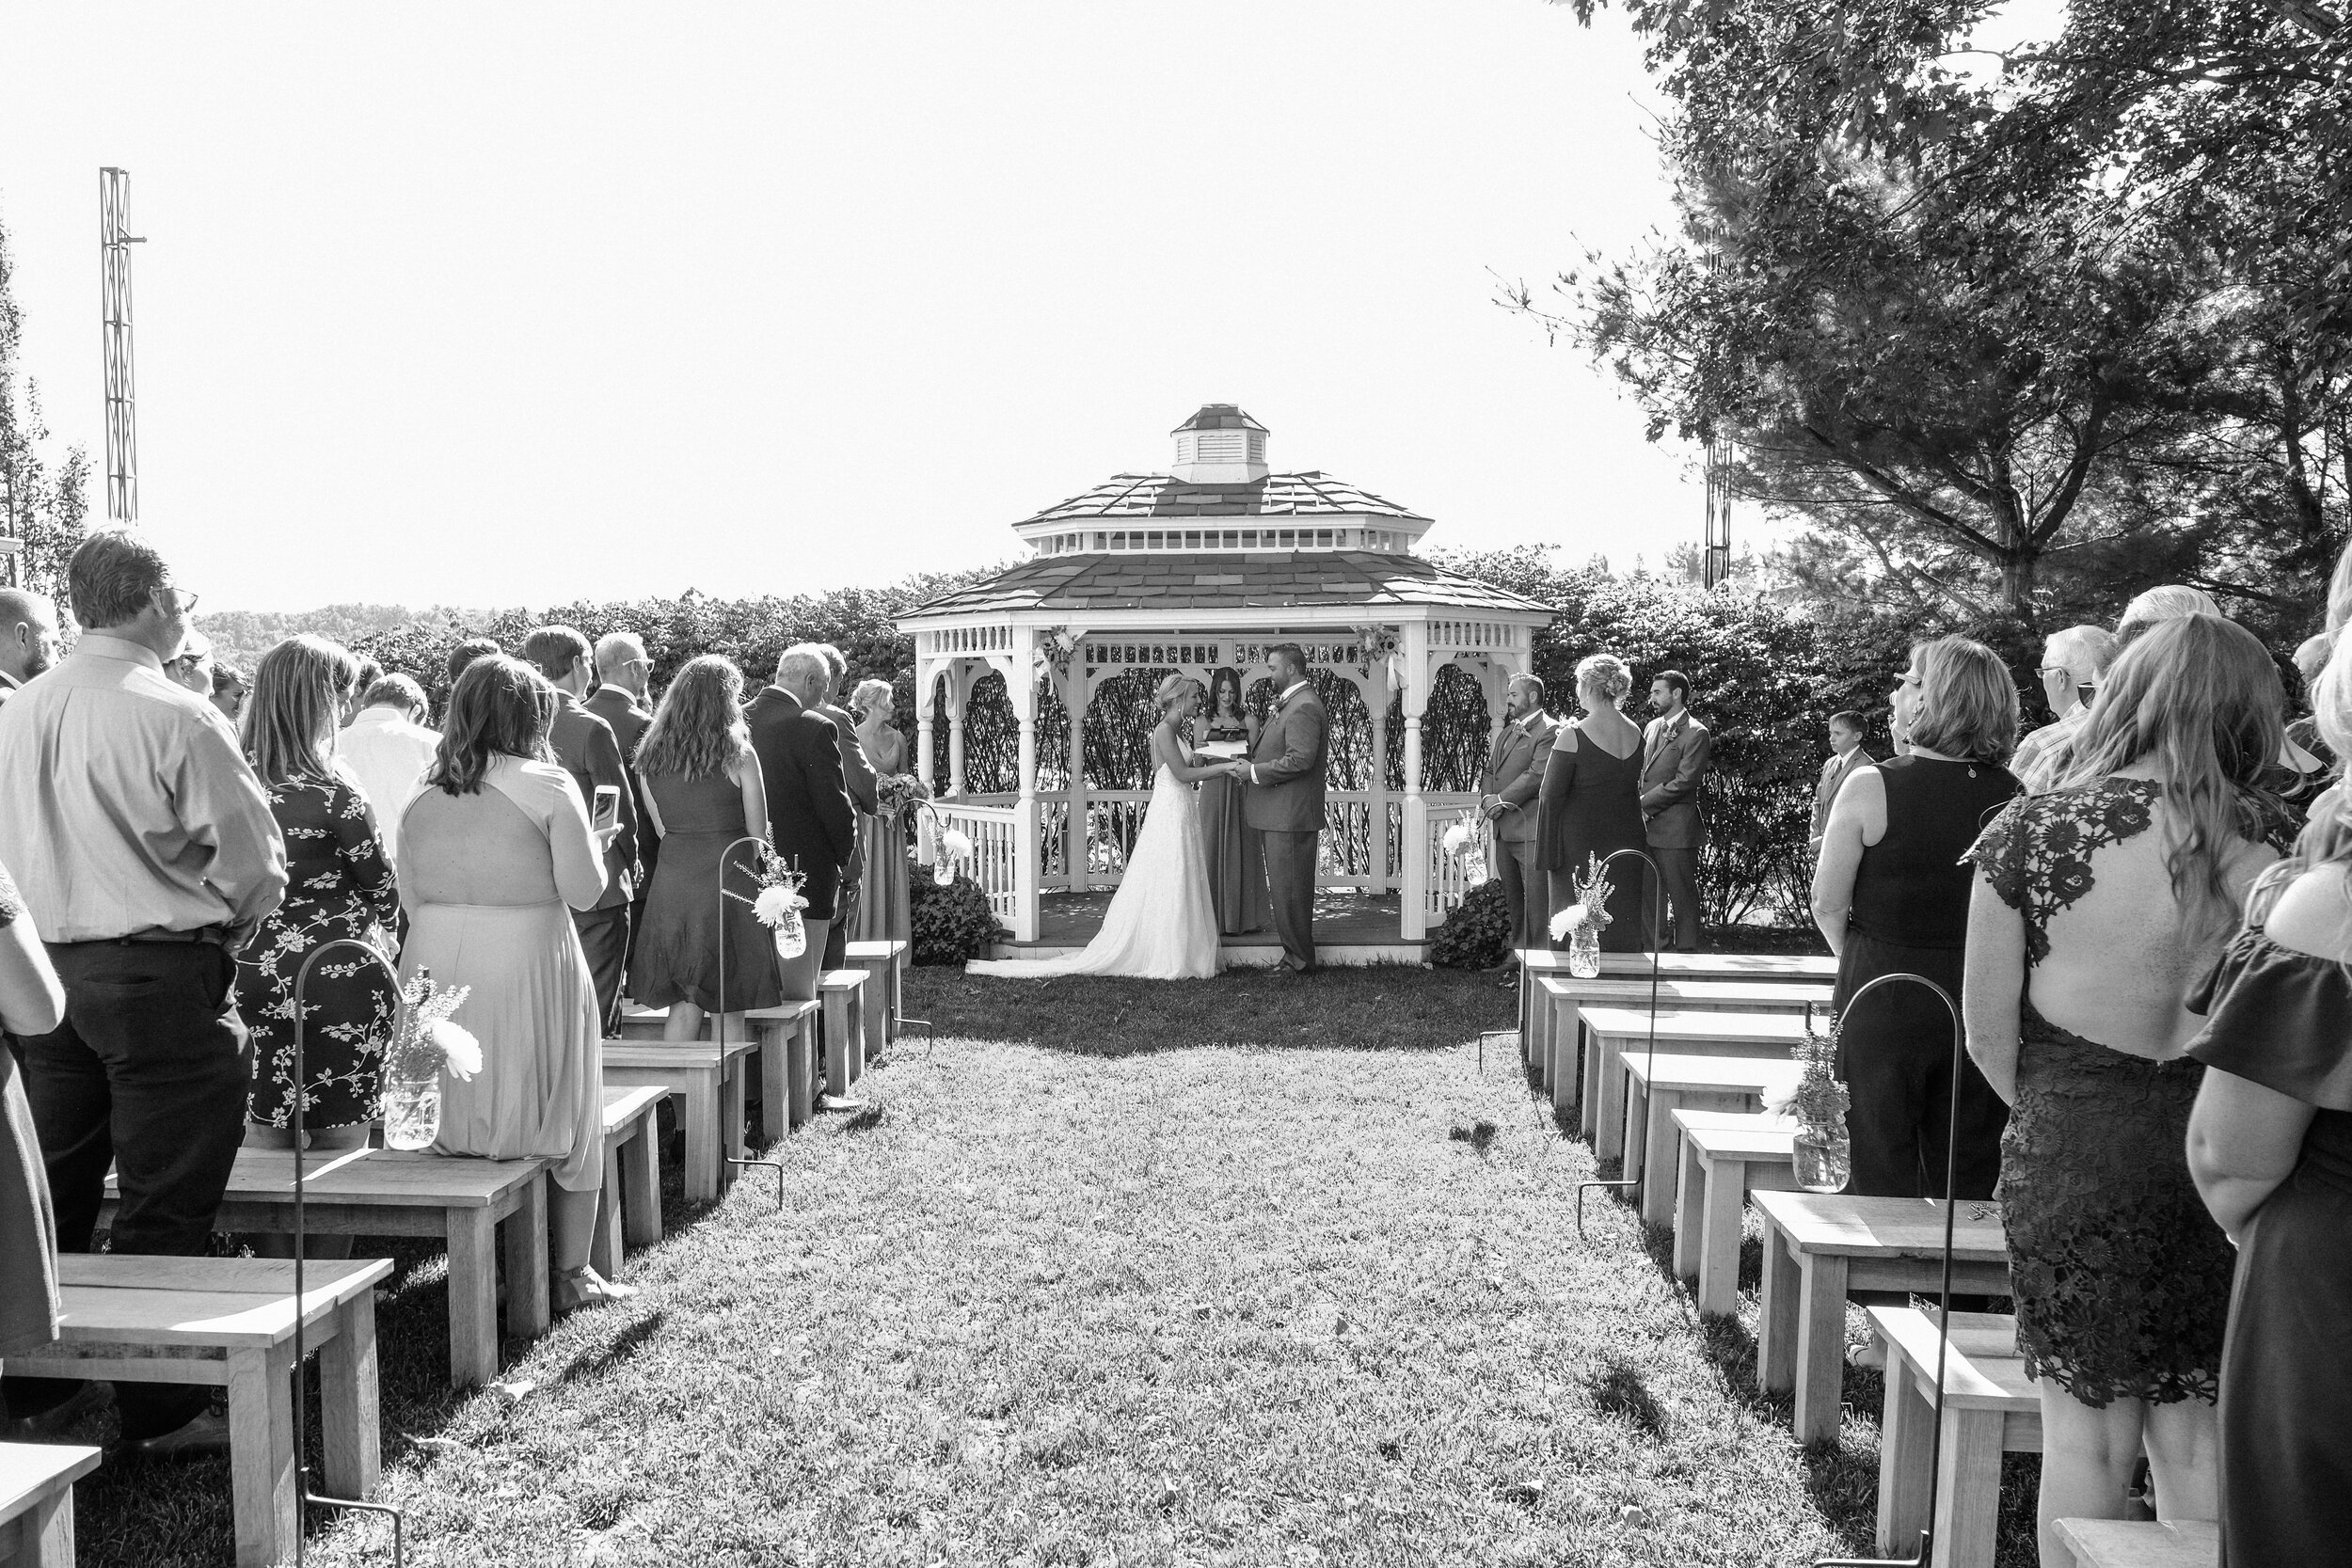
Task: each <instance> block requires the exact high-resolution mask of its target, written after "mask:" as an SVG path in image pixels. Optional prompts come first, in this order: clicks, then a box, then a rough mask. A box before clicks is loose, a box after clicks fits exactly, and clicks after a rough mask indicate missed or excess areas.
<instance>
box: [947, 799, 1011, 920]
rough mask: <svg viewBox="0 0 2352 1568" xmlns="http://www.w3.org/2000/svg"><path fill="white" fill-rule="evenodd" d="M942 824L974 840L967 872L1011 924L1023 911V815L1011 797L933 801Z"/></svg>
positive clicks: (996, 912)
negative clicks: (1021, 836)
mask: <svg viewBox="0 0 2352 1568" xmlns="http://www.w3.org/2000/svg"><path fill="white" fill-rule="evenodd" d="M932 806H933V809H934V810H936V811H937V812H938V813H939V818H940V826H941V827H943V828H956V829H960V830H961V832H963V833H964V835H965V836H966V837H968V838H970V839H971V840H972V859H971V862H970V863H968V864H966V865H964V866H963V867H961V869H962V871H963V873H964V874H965V875H966V876H968V877H970V878H971V879H973V880H974V881H975V882H977V883H978V884H979V886H980V891H981V892H982V893H984V894H986V895H988V907H989V910H990V911H992V912H993V914H994V915H995V916H996V918H997V919H999V920H1001V921H1003V922H1005V923H1006V924H1007V925H1009V926H1012V925H1017V923H1018V921H1019V916H1020V912H1021V841H1020V832H1019V829H1020V814H1019V812H1018V811H1017V810H1016V809H1015V807H1014V806H1013V803H1012V800H1011V798H1010V797H1009V796H971V795H951V796H947V797H946V798H945V799H942V800H936V801H934V802H933V803H932Z"/></svg>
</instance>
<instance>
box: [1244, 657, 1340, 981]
mask: <svg viewBox="0 0 2352 1568" xmlns="http://www.w3.org/2000/svg"><path fill="white" fill-rule="evenodd" d="M1327 733H1328V729H1327V721H1326V719H1325V716H1324V712H1323V704H1322V702H1321V701H1320V700H1318V699H1317V698H1316V696H1315V689H1314V685H1313V683H1312V682H1310V681H1301V682H1300V683H1299V684H1298V685H1297V686H1295V687H1294V688H1293V689H1291V691H1290V693H1289V695H1287V696H1285V697H1283V698H1281V699H1279V701H1278V702H1277V703H1276V704H1275V707H1274V712H1273V713H1272V714H1271V715H1270V716H1268V718H1267V719H1266V721H1265V725H1264V727H1263V729H1261V730H1259V732H1258V744H1257V745H1256V746H1255V747H1254V748H1252V750H1251V751H1250V753H1249V788H1248V789H1247V790H1245V791H1243V792H1242V808H1241V809H1242V820H1243V821H1244V822H1246V823H1248V825H1249V827H1250V828H1251V829H1253V830H1255V832H1257V834H1258V837H1259V842H1260V844H1261V845H1262V846H1263V848H1264V851H1265V880H1266V894H1267V903H1268V904H1269V905H1270V906H1271V907H1272V909H1273V911H1274V929H1275V933H1276V934H1277V935H1279V937H1280V938H1281V939H1282V953H1283V957H1284V961H1286V962H1287V963H1289V964H1290V966H1291V967H1292V968H1294V969H1297V970H1302V971H1303V970H1309V969H1312V968H1314V967H1315V841H1316V840H1317V839H1318V838H1320V837H1321V836H1322V833H1323V761H1324V751H1325V736H1326V735H1327Z"/></svg>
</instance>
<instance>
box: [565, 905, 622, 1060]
mask: <svg viewBox="0 0 2352 1568" xmlns="http://www.w3.org/2000/svg"><path fill="white" fill-rule="evenodd" d="M572 929H573V930H575V931H578V932H579V933H580V951H582V952H584V953H586V954H587V955H588V974H589V977H590V978H591V979H593V980H595V981H596V1016H597V1017H598V1018H599V1019H601V1020H603V1021H604V1032H605V1035H606V1037H612V1035H614V1034H616V1033H618V1032H619V1030H620V1027H621V982H622V981H623V980H625V979H627V978H628V905H627V904H615V905H613V906H612V908H611V909H609V910H574V911H572Z"/></svg>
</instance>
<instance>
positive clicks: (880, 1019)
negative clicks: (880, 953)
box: [859, 963, 890, 1062]
mask: <svg viewBox="0 0 2352 1568" xmlns="http://www.w3.org/2000/svg"><path fill="white" fill-rule="evenodd" d="M888 967H889V965H888V964H886V963H881V964H875V965H873V966H872V967H871V968H869V969H867V970H866V995H865V997H864V998H863V999H862V1000H861V1002H860V1004H859V1006H860V1008H861V1010H862V1011H864V1013H865V1014H866V1060H867V1061H869V1062H870V1061H874V1060H876V1059H878V1058H880V1057H882V1056H886V1055H888V1054H889V1053H890V995H889V992H890V982H889V981H888V980H887V979H885V978H884V977H883V974H882V971H883V970H885V969H887V968H888Z"/></svg>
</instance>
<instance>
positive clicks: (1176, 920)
mask: <svg viewBox="0 0 2352 1568" xmlns="http://www.w3.org/2000/svg"><path fill="white" fill-rule="evenodd" d="M1216 962H1217V937H1216V908H1215V906H1214V905H1213V904H1212V903H1211V902H1210V899H1209V856H1208V851H1207V850H1206V848H1205V847H1203V846H1202V843H1201V837H1200V798H1199V797H1198V796H1197V795H1195V794H1194V792H1193V788H1192V785H1190V784H1185V783H1184V782H1183V781H1181V780H1180V779H1178V778H1177V777H1176V775H1175V774H1173V773H1171V772H1169V771H1168V766H1167V765H1166V764H1165V763H1163V764H1162V765H1161V766H1160V768H1159V771H1158V772H1157V773H1155V774H1154V775H1153V776H1152V803H1151V804H1150V805H1149V806H1148V807H1146V808H1145V810H1144V814H1143V831H1142V832H1139V833H1137V834H1136V844H1135V847H1134V848H1133V849H1132V850H1130V851H1129V852H1128V855H1127V875H1126V876H1125V877H1124V878H1123V879H1121V880H1120V884H1119V891H1118V892H1117V893H1115V894H1113V895H1111V907H1110V911H1109V912H1108V913H1106V914H1105V915H1104V917H1103V928H1102V929H1101V930H1099V931H1097V932H1095V933H1094V940H1093V941H1092V942H1088V943H1087V944H1086V946H1085V948H1084V949H1082V950H1081V951H1079V952H1076V953H1066V954H1064V955H1063V956H1062V957H1060V958H976V959H974V960H973V961H972V962H970V963H968V964H966V965H965V966H964V973H965V974H1000V975H1007V976H1011V977H1014V978H1025V977H1029V976H1033V975H1043V974H1132V975H1135V976H1136V977H1137V978H1139V979H1145V980H1191V979H1198V978H1200V977H1201V976H1204V975H1210V974H1216Z"/></svg>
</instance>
